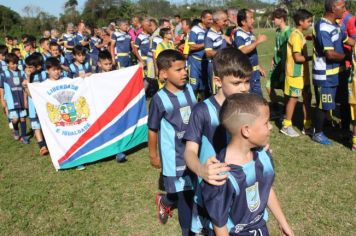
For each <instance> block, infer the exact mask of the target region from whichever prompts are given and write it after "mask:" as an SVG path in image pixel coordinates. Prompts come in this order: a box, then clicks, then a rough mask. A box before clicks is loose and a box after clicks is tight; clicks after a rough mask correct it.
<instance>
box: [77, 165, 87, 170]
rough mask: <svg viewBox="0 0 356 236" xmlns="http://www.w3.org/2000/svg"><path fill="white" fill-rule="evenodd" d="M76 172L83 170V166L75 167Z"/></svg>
mask: <svg viewBox="0 0 356 236" xmlns="http://www.w3.org/2000/svg"><path fill="white" fill-rule="evenodd" d="M75 169H76V170H85V166H84V165H79V166H77V168H75Z"/></svg>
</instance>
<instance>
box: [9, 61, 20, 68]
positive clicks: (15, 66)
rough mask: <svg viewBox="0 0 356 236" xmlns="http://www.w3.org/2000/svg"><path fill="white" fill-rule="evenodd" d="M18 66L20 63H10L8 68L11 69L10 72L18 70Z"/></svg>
mask: <svg viewBox="0 0 356 236" xmlns="http://www.w3.org/2000/svg"><path fill="white" fill-rule="evenodd" d="M17 66H18V62H12V61H10V62H9V63H7V67H8V68H9V70H17Z"/></svg>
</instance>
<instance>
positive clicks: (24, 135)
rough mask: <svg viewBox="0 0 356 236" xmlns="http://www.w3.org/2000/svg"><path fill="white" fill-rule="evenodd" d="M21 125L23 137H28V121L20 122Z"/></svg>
mask: <svg viewBox="0 0 356 236" xmlns="http://www.w3.org/2000/svg"><path fill="white" fill-rule="evenodd" d="M20 125H21V137H23V138H24V137H26V128H27V127H26V121H21V122H20Z"/></svg>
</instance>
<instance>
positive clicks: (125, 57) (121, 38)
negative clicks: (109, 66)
mask: <svg viewBox="0 0 356 236" xmlns="http://www.w3.org/2000/svg"><path fill="white" fill-rule="evenodd" d="M111 40H112V41H114V42H115V49H116V51H115V53H116V62H117V65H118V68H125V67H129V66H131V54H130V53H131V41H132V39H131V36H130V35H129V34H128V33H126V32H123V31H116V32H114V33H113V34H112V35H111Z"/></svg>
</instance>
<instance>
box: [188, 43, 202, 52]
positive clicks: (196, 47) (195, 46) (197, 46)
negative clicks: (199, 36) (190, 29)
mask: <svg viewBox="0 0 356 236" xmlns="http://www.w3.org/2000/svg"><path fill="white" fill-rule="evenodd" d="M189 48H190V51H199V50H201V49H203V48H204V43H199V44H195V43H189Z"/></svg>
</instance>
